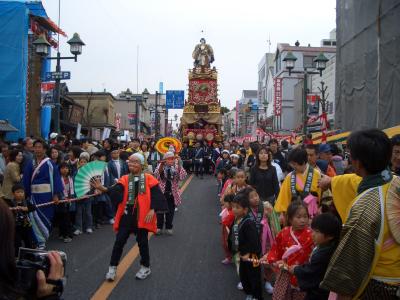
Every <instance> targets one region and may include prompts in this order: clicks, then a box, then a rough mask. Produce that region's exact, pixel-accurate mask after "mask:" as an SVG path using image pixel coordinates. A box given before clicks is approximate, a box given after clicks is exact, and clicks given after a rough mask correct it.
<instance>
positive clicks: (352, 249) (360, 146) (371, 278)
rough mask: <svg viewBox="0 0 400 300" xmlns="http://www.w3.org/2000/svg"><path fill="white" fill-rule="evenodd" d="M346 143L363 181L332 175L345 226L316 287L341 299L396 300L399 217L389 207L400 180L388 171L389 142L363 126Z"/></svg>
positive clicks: (399, 277)
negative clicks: (318, 286)
mask: <svg viewBox="0 0 400 300" xmlns="http://www.w3.org/2000/svg"><path fill="white" fill-rule="evenodd" d="M347 146H348V147H349V149H350V154H351V157H352V165H353V167H354V169H355V172H356V174H357V175H358V176H360V177H361V178H362V179H361V181H360V182H359V179H360V177H358V178H357V177H356V176H355V175H347V176H346V175H343V176H337V177H334V178H333V179H332V182H331V188H332V193H333V197H334V202H335V206H336V208H337V209H338V212H339V214H340V216H341V218H342V220H343V221H344V225H343V229H342V236H341V241H340V243H339V245H338V247H337V249H336V251H335V253H334V255H333V256H332V258H331V261H330V264H329V267H328V269H327V271H326V274H325V278H324V280H323V281H322V282H321V287H322V288H325V289H327V290H330V291H333V292H335V293H337V294H338V299H341V300H342V299H396V295H398V294H399V293H400V236H399V235H400V234H399V231H400V228H399V227H400V226H399V224H398V220H399V218H400V216H393V213H395V210H394V209H391V207H390V205H391V204H392V203H396V202H397V203H398V202H400V192H399V191H400V179H399V178H398V177H393V176H392V174H391V172H390V170H389V169H388V165H389V162H390V158H391V144H390V140H389V138H388V137H387V135H386V134H385V133H384V132H382V131H380V130H377V129H371V130H363V131H358V132H354V133H352V134H351V135H350V137H349V139H348V141H347ZM325 180H326V178H324V179H323V180H322V182H321V185H325V182H324V181H325ZM357 182H359V185H358V187H357V190H356V191H354V188H355V186H357ZM340 190H341V191H342V193H338V191H340ZM343 191H348V193H347V194H346V193H344V192H343ZM355 194H356V196H355ZM349 195H351V196H355V197H354V198H353V199H350V198H349ZM339 197H343V199H338V198H339Z"/></svg>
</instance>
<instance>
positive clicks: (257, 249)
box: [232, 192, 262, 300]
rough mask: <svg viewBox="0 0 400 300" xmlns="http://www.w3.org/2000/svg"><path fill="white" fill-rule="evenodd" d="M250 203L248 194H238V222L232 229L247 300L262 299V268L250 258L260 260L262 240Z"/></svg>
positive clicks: (234, 205)
mask: <svg viewBox="0 0 400 300" xmlns="http://www.w3.org/2000/svg"><path fill="white" fill-rule="evenodd" d="M249 210H250V202H249V198H248V195H247V194H246V193H243V192H241V193H238V194H237V195H236V196H235V198H234V199H233V201H232V211H233V213H234V215H235V218H236V222H235V225H234V226H233V228H232V234H233V238H234V239H233V241H234V243H235V246H236V247H237V250H238V253H239V255H240V264H239V277H240V282H241V283H242V286H243V290H244V292H245V293H246V295H247V298H246V299H251V300H252V299H262V288H261V267H260V264H253V263H252V262H250V261H249V259H250V258H252V259H258V258H259V257H260V253H261V245H260V239H259V235H258V232H257V227H256V224H255V222H254V221H253V220H252V219H251V218H250V217H249Z"/></svg>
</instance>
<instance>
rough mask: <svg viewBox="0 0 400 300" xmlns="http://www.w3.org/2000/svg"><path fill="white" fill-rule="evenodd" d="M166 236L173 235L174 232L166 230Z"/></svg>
mask: <svg viewBox="0 0 400 300" xmlns="http://www.w3.org/2000/svg"><path fill="white" fill-rule="evenodd" d="M165 234H166V235H173V234H174V232H173V231H172V229H165Z"/></svg>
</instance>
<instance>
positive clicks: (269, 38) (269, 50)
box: [267, 35, 271, 53]
mask: <svg viewBox="0 0 400 300" xmlns="http://www.w3.org/2000/svg"><path fill="white" fill-rule="evenodd" d="M267 43H268V53H271V36H270V35H268V40H267Z"/></svg>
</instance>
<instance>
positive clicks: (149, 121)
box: [114, 88, 168, 136]
mask: <svg viewBox="0 0 400 300" xmlns="http://www.w3.org/2000/svg"><path fill="white" fill-rule="evenodd" d="M141 96H142V95H141V94H133V93H132V92H131V90H130V89H129V88H128V89H127V90H126V91H122V92H120V93H119V94H118V95H117V96H116V97H115V103H114V105H115V107H114V109H115V113H116V114H117V116H118V118H119V130H120V131H121V132H123V131H125V130H128V131H129V132H130V133H131V136H135V134H136V133H135V128H136V116H137V113H136V101H135V98H136V97H141ZM156 102H157V116H156ZM138 115H139V135H147V136H149V135H154V134H156V132H157V134H162V135H164V132H165V126H166V125H168V124H167V123H168V120H166V113H165V94H158V95H157V101H156V94H149V95H148V99H147V100H146V101H145V102H144V101H143V102H139V104H138ZM156 119H157V122H156Z"/></svg>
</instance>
